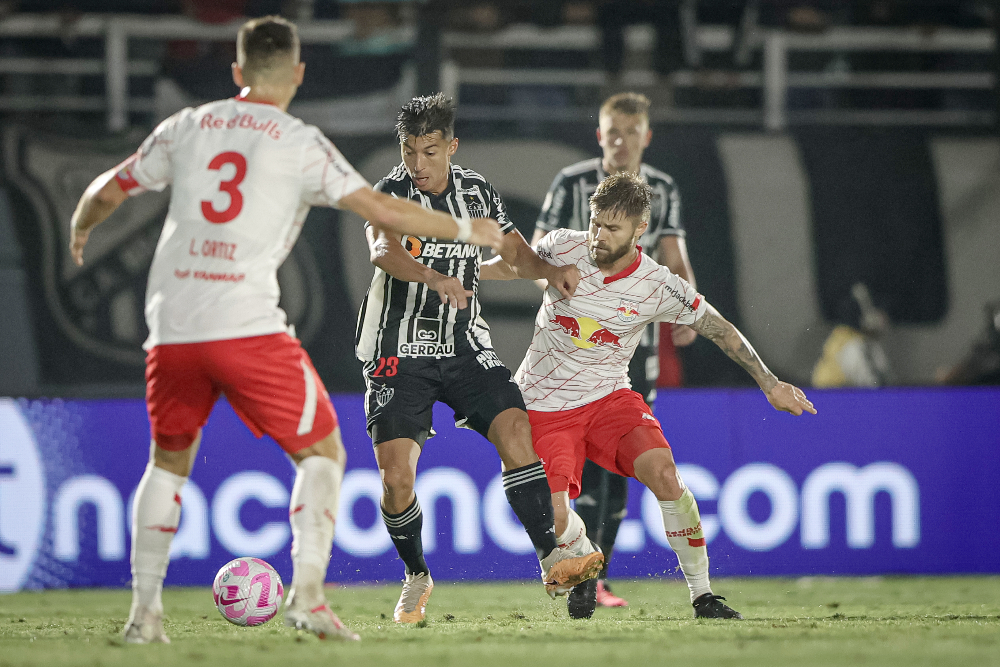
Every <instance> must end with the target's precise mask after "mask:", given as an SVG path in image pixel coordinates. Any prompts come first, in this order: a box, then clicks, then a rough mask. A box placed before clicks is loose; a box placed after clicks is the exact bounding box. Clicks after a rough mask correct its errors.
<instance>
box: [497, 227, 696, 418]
mask: <svg viewBox="0 0 1000 667" xmlns="http://www.w3.org/2000/svg"><path fill="white" fill-rule="evenodd" d="M536 250H537V252H538V255H539V256H540V257H541V258H542V259H545V260H546V261H548V262H551V263H552V264H555V265H556V266H565V265H567V264H575V265H576V267H577V268H578V269H579V270H580V284H579V285H578V286H577V288H576V293H575V294H574V295H573V298H572V299H570V300H568V301H567V300H566V299H564V298H562V296H561V295H560V294H559V292H557V291H556V290H554V289H552V288H549V289H548V290H546V292H545V298H544V300H543V302H542V306H541V308H540V309H539V310H538V316H537V317H536V318H535V334H534V336H533V337H532V339H531V345H530V346H529V347H528V352H527V354H526V355H525V357H524V361H523V362H521V367H520V368H519V369H518V370H517V374H516V375H515V380H516V381H517V384H518V386H520V387H521V393H522V394H523V395H524V402H525V403H526V404H527V406H528V409H529V410H538V411H540V412H556V411H560V410H572V409H573V408H578V407H581V406H584V405H587V404H588V403H592V402H594V401H596V400H598V399H600V398H603V397H605V396H607V395H608V394H610V393H612V392H614V391H618V390H619V389H628V388H630V387H631V385H630V383H629V380H628V364H629V360H630V359H631V358H632V355H633V354H634V353H635V349H636V347H637V346H638V345H639V342H640V340H641V338H642V331H643V329H644V328H645V326H646V325H647V324H649V323H650V322H673V323H676V324H693V323H694V322H695V321H697V320H698V318H700V317H701V316H702V315H704V313H705V309H706V303H705V300H704V299H703V298H702V297H701V295H700V294H698V293H697V292H696V291H695V290H694V288H693V287H691V285H689V284H688V283H687V281H685V280H684V279H682V278H680V277H678V276H676V275H674V274H673V273H671V272H670V270H669V269H667V267H665V266H661V265H659V264H657V263H656V261H654V260H653V259H650V257H649V256H648V255H645V254H643V253H642V252H640V253H639V256H638V257H637V258H636V260H635V262H633V263H632V265H631V266H629V267H627V268H626V269H624V270H623V271H622V272H621V273H618V274H616V275H614V276H605V275H604V274H603V273H601V270H600V269H599V268H597V265H596V264H595V263H594V261H593V260H592V259H591V257H590V252H589V249H588V247H587V232H578V231H571V230H568V229H557V230H555V231H552V232H549V233H548V234H547V235H546V236H545V237H544V238H542V240H541V241H539V243H538V246H537V248H536Z"/></svg>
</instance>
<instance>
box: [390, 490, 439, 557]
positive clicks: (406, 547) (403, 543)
mask: <svg viewBox="0 0 1000 667" xmlns="http://www.w3.org/2000/svg"><path fill="white" fill-rule="evenodd" d="M382 521H384V522H385V527H386V528H387V529H388V530H389V537H391V538H392V543H393V544H394V545H395V546H396V553H398V554H399V557H400V559H401V560H402V561H403V564H404V565H406V573H407V574H419V573H421V572H426V573H430V569H428V567H427V561H425V560H424V543H423V541H422V540H421V538H420V531H421V529H422V528H423V527H424V513H423V512H421V511H420V503H419V502H417V497H416V496H414V497H413V502H412V503H411V504H410V506H409V507H407V508H406V509H405V510H403V511H402V512H400V513H399V514H389V513H388V512H386V511H385V508H384V507H383V508H382Z"/></svg>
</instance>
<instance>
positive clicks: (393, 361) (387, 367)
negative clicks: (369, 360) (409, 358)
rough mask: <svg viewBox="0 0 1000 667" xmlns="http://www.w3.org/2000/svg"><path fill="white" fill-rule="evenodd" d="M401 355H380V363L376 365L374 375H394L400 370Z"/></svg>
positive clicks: (377, 376)
mask: <svg viewBox="0 0 1000 667" xmlns="http://www.w3.org/2000/svg"><path fill="white" fill-rule="evenodd" d="M398 367H399V357H379V359H378V364H377V366H376V367H375V372H374V373H372V377H376V378H380V377H383V373H384V375H385V377H387V378H391V377H392V376H393V375H395V374H396V373H398V372H399V368H398Z"/></svg>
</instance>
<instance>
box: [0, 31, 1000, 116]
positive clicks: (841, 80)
mask: <svg viewBox="0 0 1000 667" xmlns="http://www.w3.org/2000/svg"><path fill="white" fill-rule="evenodd" d="M239 26H240V23H239V22H234V23H228V24H222V25H209V24H204V23H199V22H197V21H195V20H193V19H190V18H187V17H180V16H143V15H95V14H84V15H82V16H80V17H79V18H77V19H75V20H72V21H66V20H65V19H64V18H63V17H61V16H59V15H47V14H16V15H13V16H11V17H9V18H7V19H5V20H3V21H0V38H28V37H61V38H64V39H67V38H79V37H87V38H100V39H103V40H104V55H103V58H78V59H69V58H65V59H58V58H11V57H6V58H0V74H32V75H41V74H75V75H90V76H99V75H101V74H103V76H104V81H105V92H104V95H103V96H101V95H89V96H83V95H51V96H42V95H0V111H14V110H24V111H30V110H53V111H54V110H67V111H101V110H105V111H106V113H107V125H108V128H109V129H110V130H112V131H120V130H123V129H125V128H126V127H127V126H128V123H129V119H128V117H129V112H130V111H145V112H151V111H152V110H153V100H152V99H151V98H148V97H147V98H142V97H133V96H131V95H130V93H129V78H130V77H141V76H144V77H153V76H155V75H156V74H157V72H158V71H159V63H157V62H154V61H150V60H130V59H129V54H128V45H129V41H130V40H132V39H147V40H172V39H185V40H205V41H231V40H232V39H233V38H234V36H235V35H236V32H237V30H238V29H239ZM353 30H354V26H353V24H352V23H351V22H350V21H311V22H307V23H303V24H302V25H301V26H299V35H300V37H301V39H302V42H303V43H326V44H332V43H336V42H341V41H345V40H348V39H350V38H351V36H352V34H353ZM399 33H400V36H401V38H402V39H403V40H406V41H410V42H411V43H412V42H414V41H415V37H416V28H415V27H414V26H405V27H403V28H400V29H399ZM692 34H693V35H694V42H695V44H694V46H693V48H694V49H695V50H702V51H716V52H720V51H726V50H729V49H730V48H731V47H732V42H733V31H732V30H731V29H730V28H728V27H722V26H700V27H698V28H697V29H696V30H694V31H693V33H692ZM653 40H654V37H653V30H652V29H651V27H649V26H633V27H632V28H630V29H628V30H627V31H626V48H627V49H628V50H629V51H631V52H642V51H648V50H649V49H651V48H652V44H653ZM599 42H600V37H599V33H598V30H597V29H596V28H594V27H581V26H564V27H558V28H539V27H537V26H529V25H513V26H509V27H507V28H505V29H503V30H501V31H498V32H496V33H493V34H489V35H479V34H466V33H445V34H444V35H443V36H442V45H441V47H442V48H441V53H442V57H441V65H440V68H441V69H440V81H441V88H442V89H443V90H444V91H445V92H446V93H447V94H449V95H452V96H453V97H455V99H456V100H460V99H461V96H462V87H463V85H477V86H558V87H572V88H588V87H590V88H600V87H604V86H607V85H608V84H609V83H610V80H609V77H608V76H607V74H606V73H605V72H604V71H603V70H601V69H558V68H537V69H536V68H496V67H469V66H464V65H462V64H461V63H460V58H459V57H458V52H460V51H461V50H462V49H473V50H476V51H484V50H498V51H518V50H520V51H555V50H559V51H580V52H594V51H596V50H597V49H598V48H599ZM689 46H690V45H689ZM747 46H749V47H750V48H753V49H763V67H762V70H761V71H760V72H756V71H751V72H732V73H721V72H694V71H678V72H674V73H673V74H672V75H671V76H670V84H671V85H673V86H675V87H698V86H705V85H708V86H710V87H711V86H716V87H729V88H745V89H759V90H761V91H762V105H761V108H756V109H755V108H725V107H708V108H684V107H672V108H657V109H654V112H653V116H654V120H658V121H675V122H708V123H741V124H750V125H760V124H763V126H764V127H766V128H767V129H769V130H781V129H783V128H785V127H786V126H788V125H789V124H790V123H791V124H794V123H814V124H842V123H856V124H899V125H924V124H942V125H976V124H985V123H989V122H992V121H993V113H992V112H991V111H985V110H983V111H978V110H970V111H967V110H957V111H949V110H933V109H893V110H863V109H818V110H795V111H790V110H789V109H788V91H789V89H790V88H828V89H832V88H840V89H888V90H901V89H910V90H913V89H959V90H984V89H985V90H988V89H991V88H993V87H994V86H995V84H996V82H995V77H994V74H993V73H992V72H988V71H954V72H912V71H909V72H801V71H792V70H791V68H790V65H789V55H790V54H791V53H795V52H826V53H856V52H885V51H896V52H910V53H928V52H956V53H988V52H991V51H992V50H993V49H994V48H995V40H994V36H993V34H992V33H991V32H990V31H988V30H957V29H938V30H935V31H932V32H928V31H926V30H922V29H917V28H913V29H896V28H854V27H851V28H848V27H844V28H832V29H830V30H827V31H825V32H823V33H819V34H801V33H788V32H784V31H777V30H767V31H758V32H756V33H755V34H753V35H751V36H750V39H749V42H748V44H747ZM688 50H690V48H689V49H688ZM656 82H657V77H656V74H655V73H654V72H652V71H650V70H648V69H630V70H626V71H624V72H623V73H622V76H621V80H620V84H621V86H623V87H640V88H642V87H652V86H655V85H656ZM539 113H540V110H539V107H538V106H525V107H520V108H519V107H517V106H497V105H488V106H487V105H478V106H477V105H472V104H466V105H463V106H462V110H461V115H462V117H463V118H468V119H483V120H530V119H532V118H533V117H537V115H538V114H539ZM544 113H545V115H546V117H548V118H560V119H566V120H572V119H582V118H587V117H589V116H590V115H592V113H593V110H592V109H589V108H578V107H572V106H567V107H556V108H551V109H550V108H545V109H544Z"/></svg>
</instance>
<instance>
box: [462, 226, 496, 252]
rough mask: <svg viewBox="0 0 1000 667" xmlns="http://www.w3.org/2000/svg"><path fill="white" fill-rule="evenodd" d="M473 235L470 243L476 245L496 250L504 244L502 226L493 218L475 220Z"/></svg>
mask: <svg viewBox="0 0 1000 667" xmlns="http://www.w3.org/2000/svg"><path fill="white" fill-rule="evenodd" d="M470 223H471V224H472V234H471V235H469V240H468V243H472V244H474V245H478V246H483V247H484V248H485V247H487V246H488V247H490V248H493V249H494V250H499V249H500V244H501V243H503V234H502V233H501V232H500V225H499V223H497V221H496V220H494V219H493V218H473V219H472V220H470Z"/></svg>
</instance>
